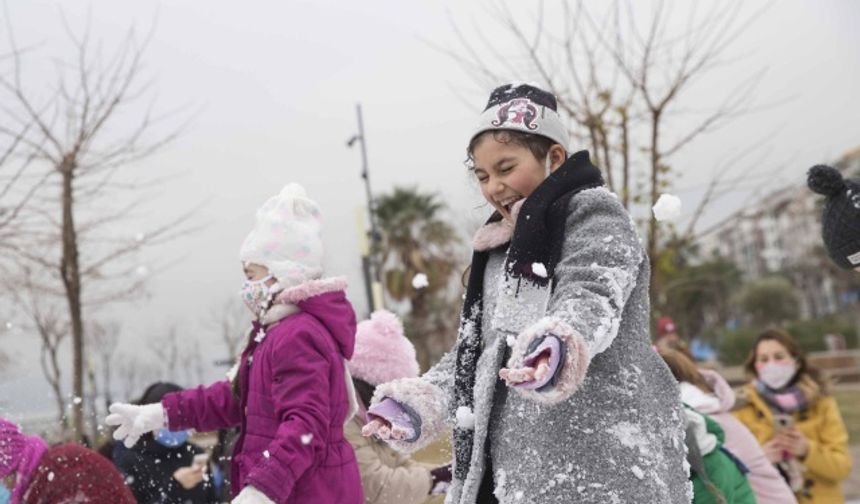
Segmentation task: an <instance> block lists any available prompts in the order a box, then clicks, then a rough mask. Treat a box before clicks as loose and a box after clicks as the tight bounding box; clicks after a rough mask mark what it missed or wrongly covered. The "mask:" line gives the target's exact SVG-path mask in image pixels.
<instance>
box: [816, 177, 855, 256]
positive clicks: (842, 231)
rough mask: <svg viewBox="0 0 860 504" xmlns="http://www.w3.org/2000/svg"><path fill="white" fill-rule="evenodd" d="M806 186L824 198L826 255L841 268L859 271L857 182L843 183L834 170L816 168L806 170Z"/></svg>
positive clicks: (823, 228) (823, 227) (822, 224)
mask: <svg viewBox="0 0 860 504" xmlns="http://www.w3.org/2000/svg"><path fill="white" fill-rule="evenodd" d="M807 184H808V185H809V188H810V189H812V190H813V191H815V192H817V193H818V194H823V195H824V196H826V197H827V200H826V201H825V203H824V209H823V211H822V213H821V237H822V238H823V240H824V247H825V248H826V249H827V255H829V256H830V258H831V259H832V260H833V262H834V263H836V265H837V266H839V267H840V268H844V269H856V268H860V179H845V178H843V177H842V173H840V172H839V170H837V169H836V168H833V167H830V166H826V165H816V166H813V167H812V168H810V169H809V172H808V174H807Z"/></svg>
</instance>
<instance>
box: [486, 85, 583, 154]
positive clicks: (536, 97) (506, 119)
mask: <svg viewBox="0 0 860 504" xmlns="http://www.w3.org/2000/svg"><path fill="white" fill-rule="evenodd" d="M495 130H510V131H520V132H522V133H531V134H533V135H541V136H544V137H547V138H549V139H550V140H552V141H553V142H555V143H557V144H560V145H561V146H562V147H564V150H565V151H566V152H569V149H568V141H569V138H570V136H569V134H568V132H567V128H566V127H565V126H564V123H563V122H562V120H561V116H560V115H559V113H558V101H557V100H556V98H555V96H553V94H552V93H550V92H548V91H544V90H543V89H540V88H539V87H537V86H535V85H533V84H519V83H511V84H504V85H502V86H499V87H497V88H496V89H494V90H493V92H492V93H491V94H490V99H489V101H488V102H487V106H486V107H485V108H484V111H483V112H482V113H481V117H480V118H479V119H478V124H477V125H476V126H475V128H474V129H473V130H472V136H471V137H470V142H471V140H472V139H474V138H475V137H476V136H478V135H480V134H481V133H484V132H485V131H495Z"/></svg>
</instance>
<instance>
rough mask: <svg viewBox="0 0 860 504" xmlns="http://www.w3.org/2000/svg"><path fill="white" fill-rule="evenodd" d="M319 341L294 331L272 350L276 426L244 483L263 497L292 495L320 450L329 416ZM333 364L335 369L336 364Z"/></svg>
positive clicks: (327, 371)
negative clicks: (264, 453) (263, 455)
mask: <svg viewBox="0 0 860 504" xmlns="http://www.w3.org/2000/svg"><path fill="white" fill-rule="evenodd" d="M321 339H322V338H320V337H319V335H314V334H311V333H310V332H309V331H306V330H298V331H296V332H295V333H293V334H292V335H291V337H290V338H289V339H288V340H286V341H285V342H284V344H281V345H278V346H277V347H275V349H274V355H273V358H272V377H273V378H272V379H273V383H272V401H273V404H274V409H275V415H276V417H277V418H278V419H279V420H280V425H279V426H278V429H277V431H276V433H275V438H274V439H273V440H272V442H271V443H269V446H268V449H267V451H268V453H269V456H268V457H264V458H262V459H261V460H260V462H259V463H257V465H256V466H254V468H253V469H251V472H250V473H249V474H248V479H247V482H248V484H249V485H251V486H253V487H254V488H257V489H259V490H260V491H262V492H263V493H265V494H266V495H269V496H288V495H291V494H292V491H293V487H294V486H295V484H296V481H297V480H298V479H299V478H301V477H302V475H303V474H304V473H305V471H306V470H307V469H308V468H310V467H311V466H312V465H313V464H314V462H316V461H317V458H318V456H319V455H320V454H322V453H324V451H325V443H326V442H327V440H328V439H329V436H328V430H329V427H328V426H329V422H330V419H331V415H332V404H331V396H330V392H329V391H330V390H331V387H330V383H329V382H330V380H329V378H330V376H331V366H332V365H335V363H334V362H332V361H330V360H329V359H328V357H327V355H328V354H329V353H330V351H329V352H327V351H326V350H324V349H322V348H319V347H318V346H317V341H318V340H321ZM336 365H341V363H340V362H339V361H338V362H337V363H336Z"/></svg>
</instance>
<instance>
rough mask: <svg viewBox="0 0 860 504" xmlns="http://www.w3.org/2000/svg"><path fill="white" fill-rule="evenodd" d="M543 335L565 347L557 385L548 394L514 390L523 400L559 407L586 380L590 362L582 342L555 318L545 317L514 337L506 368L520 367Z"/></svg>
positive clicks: (521, 389)
mask: <svg viewBox="0 0 860 504" xmlns="http://www.w3.org/2000/svg"><path fill="white" fill-rule="evenodd" d="M544 335H552V336H555V337H557V338H558V339H559V341H561V344H562V345H564V346H565V356H564V361H563V363H562V364H561V365H562V368H561V371H559V376H558V382H557V383H556V385H555V387H552V388H551V389H548V390H543V391H537V390H529V389H525V388H514V390H516V391H517V393H519V394H521V395H522V396H523V397H526V398H528V399H531V400H533V401H537V402H540V403H544V404H558V403H561V402H564V401H566V400H567V399H569V398H570V396H572V395H573V394H575V393H576V391H577V390H579V386H580V385H581V384H582V382H583V380H585V375H586V373H587V372H588V365H589V363H590V362H591V358H590V357H589V354H588V346H587V345H586V343H585V340H583V339H582V337H581V336H580V335H579V334H577V332H576V331H575V330H574V329H573V328H572V327H570V325H568V324H567V323H566V322H564V321H563V320H561V319H559V318H557V317H544V318H542V319H541V320H539V321H538V322H537V323H535V324H534V325H532V326H531V327H529V328H528V329H526V330H524V331H523V332H521V333H520V335H519V336H517V340H516V342H515V343H514V347H513V349H512V350H513V351H512V352H511V357H510V359H508V367H509V368H519V367H522V366H523V360H524V359H525V357H526V355H525V351H526V349H527V348H528V347H529V344H530V343H531V342H532V340H534V339H535V338H539V337H541V336H544Z"/></svg>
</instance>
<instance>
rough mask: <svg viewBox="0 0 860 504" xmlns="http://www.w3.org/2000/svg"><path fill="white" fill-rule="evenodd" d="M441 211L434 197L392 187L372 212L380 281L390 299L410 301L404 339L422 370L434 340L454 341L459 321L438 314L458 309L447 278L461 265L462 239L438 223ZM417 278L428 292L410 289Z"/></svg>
mask: <svg viewBox="0 0 860 504" xmlns="http://www.w3.org/2000/svg"><path fill="white" fill-rule="evenodd" d="M445 209H446V205H445V204H444V203H443V202H441V201H439V200H438V199H437V194H436V193H422V192H420V191H419V190H418V189H417V188H414V187H412V188H402V187H395V188H394V190H393V192H391V193H390V194H384V195H381V196H378V197H377V198H376V204H375V209H374V212H375V214H376V218H377V222H378V223H379V228H380V232H381V235H382V236H381V240H380V242H379V243H378V245H377V247H378V250H376V251H375V252H376V253H377V254H379V255H380V257H381V259H382V260H381V263H380V264H381V265H382V279H381V280H382V283H383V285H384V287H385V291H386V293H387V295H388V297H389V298H391V299H393V300H395V301H408V302H409V306H410V310H409V314H408V316H407V317H406V320H405V322H406V324H405V325H406V327H407V335H408V336H409V338H410V339H411V340H412V342H413V343H414V344H415V346H416V349H417V351H418V360H419V363H420V364H421V366H422V368H423V369H426V368H427V367H428V365H429V363H430V360H431V358H432V357H434V355H432V354H434V353H436V352H433V351H432V348H433V347H434V346H436V345H434V343H435V341H434V340H436V339H439V338H443V339H450V338H451V337H453V335H454V332H455V331H456V327H457V320H458V317H457V316H456V310H455V309H452V310H450V311H451V314H450V316H448V314H447V313H445V314H442V313H440V312H439V311H440V310H441V311H444V312H447V311H449V308H451V305H452V304H454V305H456V304H457V303H456V302H454V303H452V298H454V296H455V294H456V293H455V292H453V291H454V289H453V288H452V282H451V277H452V275H453V274H454V273H455V271H456V270H457V266H458V264H459V261H458V260H457V256H458V251H457V246H458V245H459V243H460V239H459V237H458V236H457V233H456V231H455V230H454V228H453V227H452V226H451V224H449V223H448V222H447V221H445V220H443V219H442V215H441V214H442V212H443V211H444V210H445ZM419 274H423V275H426V278H427V285H426V287H422V286H421V284H418V283H416V285H417V286H414V285H413V280H414V279H415V278H416V275H419ZM440 315H442V316H441V318H440ZM448 320H450V323H446V321H448Z"/></svg>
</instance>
